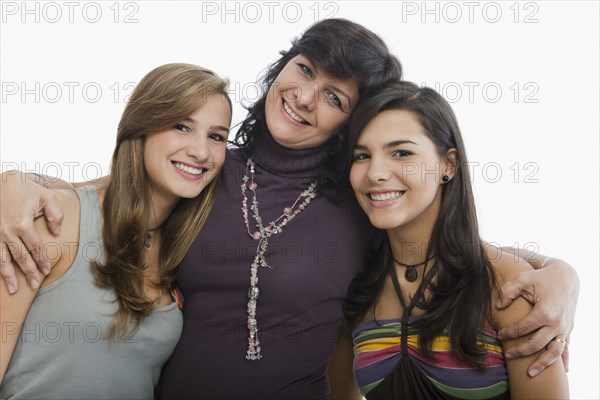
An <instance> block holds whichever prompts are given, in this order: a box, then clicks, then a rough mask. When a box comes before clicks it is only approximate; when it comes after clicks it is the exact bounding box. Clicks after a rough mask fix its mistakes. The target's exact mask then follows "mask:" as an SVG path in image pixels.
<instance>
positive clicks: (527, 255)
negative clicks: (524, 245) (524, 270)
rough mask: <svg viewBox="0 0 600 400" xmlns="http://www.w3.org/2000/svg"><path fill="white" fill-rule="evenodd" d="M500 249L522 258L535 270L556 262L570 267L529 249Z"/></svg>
mask: <svg viewBox="0 0 600 400" xmlns="http://www.w3.org/2000/svg"><path fill="white" fill-rule="evenodd" d="M500 249H501V250H502V251H503V252H505V253H508V254H511V255H513V256H515V257H519V258H522V259H523V260H525V261H527V262H528V263H529V264H530V265H531V266H532V267H533V268H535V269H541V268H544V267H546V266H547V265H548V263H550V262H554V261H560V262H562V263H564V264H566V265H568V264H567V263H565V262H564V261H561V260H558V259H557V258H554V257H548V256H545V255H543V254H540V253H538V252H535V251H531V250H527V249H520V248H518V247H501V248H500Z"/></svg>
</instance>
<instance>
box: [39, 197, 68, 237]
mask: <svg viewBox="0 0 600 400" xmlns="http://www.w3.org/2000/svg"><path fill="white" fill-rule="evenodd" d="M40 202H41V207H42V210H43V213H44V217H45V218H46V221H48V229H49V230H50V232H51V233H52V234H54V235H59V234H60V227H61V224H62V222H63V218H64V214H63V212H62V209H61V208H60V206H59V204H58V201H57V200H56V196H55V195H54V193H53V192H51V191H48V190H46V191H45V192H44V193H43V195H42V196H41V198H40Z"/></svg>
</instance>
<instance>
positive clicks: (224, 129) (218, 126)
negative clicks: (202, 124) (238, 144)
mask: <svg viewBox="0 0 600 400" xmlns="http://www.w3.org/2000/svg"><path fill="white" fill-rule="evenodd" d="M184 121H187V122H190V123H192V124H193V125H198V124H197V123H196V120H195V119H194V118H192V117H186V118H184ZM209 130H217V131H225V132H227V133H229V128H226V127H224V126H221V125H212V126H211V127H210V129H209Z"/></svg>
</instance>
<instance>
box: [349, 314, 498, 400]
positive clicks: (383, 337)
mask: <svg viewBox="0 0 600 400" xmlns="http://www.w3.org/2000/svg"><path fill="white" fill-rule="evenodd" d="M417 318H418V317H409V329H408V338H407V350H408V357H409V359H410V361H411V362H412V364H414V366H415V367H416V369H417V370H418V371H420V372H421V373H422V375H423V376H425V377H426V378H427V379H428V380H429V381H430V382H431V383H432V384H433V385H434V386H435V387H436V388H437V389H439V391H441V392H442V393H444V394H445V395H448V396H450V397H455V398H461V399H483V398H492V397H498V396H501V395H503V394H505V393H506V394H507V393H508V391H509V386H508V376H507V371H506V364H505V362H504V355H503V353H502V345H501V343H500V341H499V340H498V339H497V338H496V332H495V331H493V330H491V329H483V330H481V333H480V335H479V338H478V343H479V344H481V345H483V346H484V347H485V348H486V349H487V351H488V354H487V356H486V368H485V369H484V370H479V369H477V368H476V367H474V366H472V365H471V364H467V363H465V362H461V361H459V360H457V359H456V358H455V357H454V355H453V354H452V352H451V350H450V340H449V338H448V336H446V335H441V336H438V337H437V338H436V339H435V340H434V341H433V344H432V353H433V356H434V357H435V359H436V360H435V361H432V360H429V359H427V358H425V357H424V356H423V355H422V354H421V352H420V351H419V338H418V336H417V335H416V334H415V332H414V331H413V332H411V329H410V323H411V322H413V321H415V320H416V319H417ZM401 325H402V324H401V322H400V319H386V320H379V321H365V322H362V323H360V324H359V325H358V326H357V327H356V328H355V329H354V330H353V332H352V336H353V341H354V376H355V378H356V382H357V384H358V385H359V387H360V390H361V393H362V394H363V395H364V396H367V395H368V393H369V392H370V391H371V390H373V389H374V388H375V387H377V385H378V384H380V383H381V382H382V381H383V380H384V379H386V377H388V376H389V375H391V374H392V373H393V371H394V369H395V368H396V366H398V364H399V363H400V360H401V359H402V357H403V355H402V350H401V343H400V341H401V334H400V332H401ZM367 397H368V396H367Z"/></svg>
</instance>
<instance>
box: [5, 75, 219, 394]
mask: <svg viewBox="0 0 600 400" xmlns="http://www.w3.org/2000/svg"><path fill="white" fill-rule="evenodd" d="M226 90H227V82H226V81H225V80H223V79H221V78H219V77H218V76H217V75H215V74H214V73H213V72H212V71H210V70H207V69H205V68H202V67H198V66H195V65H191V64H167V65H163V66H160V67H158V68H155V69H154V70H152V71H151V72H150V73H148V74H147V75H146V76H145V77H144V78H143V79H142V80H141V81H140V83H139V84H138V86H137V87H136V89H135V90H134V92H133V94H132V95H131V98H130V100H129V102H128V103H127V106H126V107H125V111H124V112H123V115H122V117H121V120H120V122H119V128H118V130H117V143H116V146H115V150H114V152H113V157H112V169H111V174H110V175H109V176H108V177H107V179H106V181H105V184H99V185H97V186H86V187H81V188H78V189H76V190H56V191H55V195H56V197H57V199H58V201H59V205H60V206H61V207H62V208H63V209H64V210H65V219H64V222H63V229H62V232H61V234H60V235H59V236H58V237H52V235H51V234H50V233H49V232H48V231H47V229H46V228H45V223H44V221H43V220H41V219H39V220H38V221H37V222H36V226H37V227H38V229H40V230H41V232H44V233H43V236H44V239H45V240H46V243H48V246H47V247H45V249H46V251H48V252H49V253H51V254H52V264H53V268H52V271H51V273H50V274H49V275H48V276H47V277H46V278H45V279H44V281H43V282H42V285H41V288H39V290H33V289H30V288H28V287H25V288H23V289H21V290H20V291H19V292H18V293H16V294H13V295H9V294H8V293H7V291H6V289H5V287H4V283H2V284H1V285H0V326H2V342H1V343H0V353H1V354H2V357H1V358H0V398H2V399H9V398H10V399H12V398H14V399H36V398H54V399H98V398H103V399H124V398H135V399H152V398H154V391H155V389H156V386H157V384H158V377H159V374H160V371H161V370H162V368H163V366H164V364H165V362H166V361H167V359H168V358H169V356H170V355H171V353H172V351H173V349H174V348H175V346H176V344H177V341H178V339H179V336H180V334H181V329H182V325H183V320H182V313H181V311H180V310H179V308H178V305H177V302H175V301H174V299H173V298H172V297H171V295H170V293H171V291H172V290H173V286H174V280H175V276H176V270H177V266H178V265H179V263H180V262H181V260H182V259H183V257H184V256H185V254H186V252H187V250H188V248H189V247H190V245H191V244H192V241H193V240H194V238H195V237H196V235H197V234H198V232H199V231H200V229H201V228H202V226H203V224H204V223H205V221H206V218H207V216H208V214H209V212H210V209H211V208H212V206H213V204H214V202H215V191H216V188H217V181H218V179H217V178H218V176H219V170H220V168H221V165H222V164H223V162H224V159H225V153H226V147H227V146H226V142H227V135H228V133H229V125H230V123H231V102H230V100H229V96H228V95H227V91H226ZM3 184H4V183H2V184H0V185H3ZM19 278H20V279H21V280H22V282H24V281H25V277H24V276H23V275H21V274H20V275H19ZM25 286H26V285H25ZM8 326H10V327H11V329H10V330H8V331H5V327H8ZM20 333H21V334H20ZM9 361H10V363H9Z"/></svg>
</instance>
